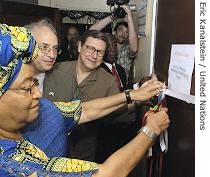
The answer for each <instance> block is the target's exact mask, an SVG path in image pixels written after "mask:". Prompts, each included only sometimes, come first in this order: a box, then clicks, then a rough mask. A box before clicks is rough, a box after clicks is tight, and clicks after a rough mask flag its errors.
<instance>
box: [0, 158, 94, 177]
mask: <svg viewBox="0 0 210 177" xmlns="http://www.w3.org/2000/svg"><path fill="white" fill-rule="evenodd" d="M58 159H60V160H61V161H64V160H65V159H66V162H68V161H69V160H67V158H56V160H58ZM52 160H53V159H52ZM54 161H55V159H54ZM79 163H81V162H79ZM66 165H67V166H68V164H66ZM86 165H87V164H86ZM57 166H59V167H60V165H56V164H53V168H56V167H57ZM80 166H82V165H80ZM77 168H79V167H78V166H77ZM80 168H82V167H80ZM86 168H89V169H90V168H91V167H90V166H87V167H86ZM97 169H98V167H94V169H93V167H92V170H88V171H86V172H58V171H51V170H47V169H37V168H36V167H33V166H29V165H26V164H23V163H21V162H18V161H16V160H14V159H11V158H8V157H5V156H3V155H0V176H3V177H13V176H29V175H31V174H33V173H35V172H36V174H37V176H38V177H46V176H50V177H70V176H71V177H82V176H83V177H91V176H92V174H93V173H94V172H95V171H96V170H97Z"/></svg>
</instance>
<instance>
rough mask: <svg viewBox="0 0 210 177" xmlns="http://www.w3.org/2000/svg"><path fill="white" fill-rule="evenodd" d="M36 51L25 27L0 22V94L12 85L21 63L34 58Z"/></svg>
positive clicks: (34, 43) (36, 48)
mask: <svg viewBox="0 0 210 177" xmlns="http://www.w3.org/2000/svg"><path fill="white" fill-rule="evenodd" d="M37 52H38V47H37V45H36V42H35V40H34V39H33V37H32V36H31V34H30V32H29V31H28V30H27V29H26V28H24V27H14V26H8V25H6V24H0V96H1V95H2V94H3V93H4V92H6V91H7V89H8V88H9V87H10V86H11V85H12V83H13V82H14V80H15V79H16V77H17V75H18V73H19V71H20V68H21V66H22V64H23V63H28V62H31V61H32V60H33V59H35V58H36V56H37Z"/></svg>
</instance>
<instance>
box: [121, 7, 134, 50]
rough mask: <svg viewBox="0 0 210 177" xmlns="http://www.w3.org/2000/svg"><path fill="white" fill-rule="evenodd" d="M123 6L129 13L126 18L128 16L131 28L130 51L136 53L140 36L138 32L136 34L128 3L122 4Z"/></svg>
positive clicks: (129, 37)
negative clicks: (138, 36)
mask: <svg viewBox="0 0 210 177" xmlns="http://www.w3.org/2000/svg"><path fill="white" fill-rule="evenodd" d="M121 7H122V8H123V9H124V10H125V12H126V13H127V15H126V18H127V22H128V30H129V33H128V40H129V47H130V52H131V53H134V54H135V53H136V52H137V50H138V38H137V34H136V30H135V26H134V22H133V18H132V14H131V10H130V9H129V7H128V6H127V5H122V6H121Z"/></svg>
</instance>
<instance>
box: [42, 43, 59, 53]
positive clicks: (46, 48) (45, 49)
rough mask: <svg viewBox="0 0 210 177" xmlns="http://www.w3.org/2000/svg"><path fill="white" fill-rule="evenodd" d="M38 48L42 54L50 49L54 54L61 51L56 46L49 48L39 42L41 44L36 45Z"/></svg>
mask: <svg viewBox="0 0 210 177" xmlns="http://www.w3.org/2000/svg"><path fill="white" fill-rule="evenodd" d="M38 48H39V49H40V50H41V52H42V53H43V54H48V53H49V52H50V51H51V50H52V51H53V53H54V54H55V55H58V54H60V53H61V51H62V50H61V49H59V48H58V47H53V48H50V47H49V46H48V45H46V44H41V45H39V46H38Z"/></svg>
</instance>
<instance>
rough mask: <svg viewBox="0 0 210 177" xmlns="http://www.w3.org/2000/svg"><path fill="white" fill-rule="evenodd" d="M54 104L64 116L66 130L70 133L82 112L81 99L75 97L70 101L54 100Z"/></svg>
mask: <svg viewBox="0 0 210 177" xmlns="http://www.w3.org/2000/svg"><path fill="white" fill-rule="evenodd" d="M54 104H55V106H56V107H57V108H58V109H59V110H60V111H61V113H62V115H63V117H64V118H65V124H66V127H67V131H68V132H69V133H70V131H71V130H72V128H73V127H74V126H75V125H77V124H78V122H79V120H80V117H81V113H82V105H81V100H79V99H75V100H72V101H70V102H54Z"/></svg>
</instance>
